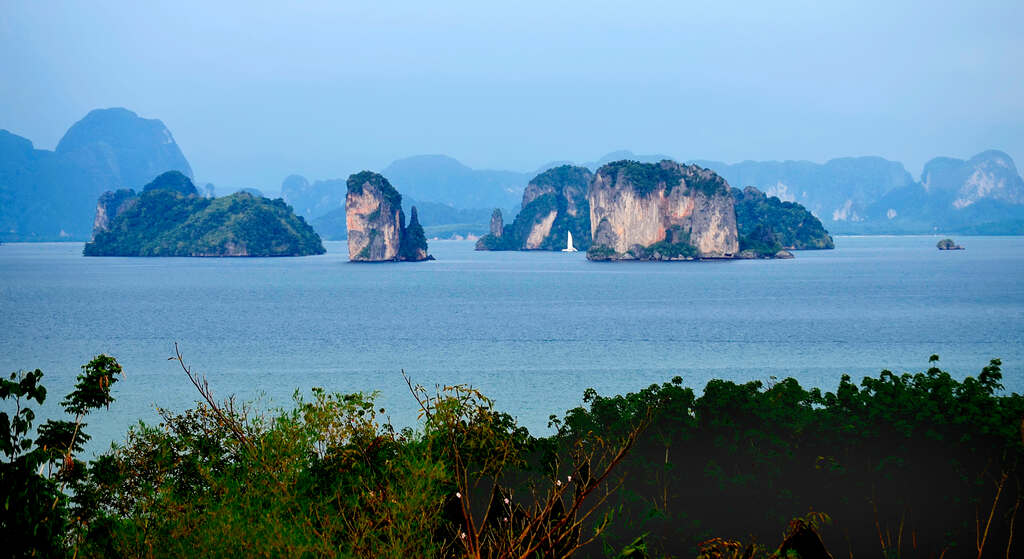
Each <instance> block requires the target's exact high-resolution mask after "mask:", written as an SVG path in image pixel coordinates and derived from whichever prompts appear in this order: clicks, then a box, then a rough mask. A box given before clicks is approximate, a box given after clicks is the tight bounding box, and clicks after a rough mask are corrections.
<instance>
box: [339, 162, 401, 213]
mask: <svg viewBox="0 0 1024 559" xmlns="http://www.w3.org/2000/svg"><path fill="white" fill-rule="evenodd" d="M365 184H370V185H372V186H374V187H375V188H376V189H377V190H379V191H380V193H381V196H382V197H383V198H384V199H385V200H387V201H388V202H389V203H390V204H391V207H393V208H401V207H402V195H401V194H399V193H398V191H397V190H395V187H393V186H391V183H390V182H388V179H386V178H384V175H381V174H380V173H374V172H373V171H360V172H358V173H355V174H353V175H351V176H349V177H348V180H347V181H345V186H346V187H347V188H348V192H350V193H353V194H358V195H360V196H361V195H362V194H363V185H365Z"/></svg>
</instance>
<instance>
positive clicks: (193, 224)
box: [83, 171, 324, 256]
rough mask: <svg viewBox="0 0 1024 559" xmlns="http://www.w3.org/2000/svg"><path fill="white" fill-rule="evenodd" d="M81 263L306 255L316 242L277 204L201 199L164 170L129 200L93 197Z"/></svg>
mask: <svg viewBox="0 0 1024 559" xmlns="http://www.w3.org/2000/svg"><path fill="white" fill-rule="evenodd" d="M93 223H94V230H93V239H92V241H91V242H89V243H86V245H85V249H84V251H83V254H85V255H86V256H305V255H310V254H323V253H324V247H323V244H322V243H321V242H320V237H319V236H317V234H316V233H315V232H314V231H313V229H312V228H311V227H310V226H309V225H308V224H307V223H306V222H305V220H304V219H302V218H301V217H298V216H296V215H295V213H294V212H292V209H291V207H290V206H288V205H287V204H285V203H284V201H283V200H281V199H277V200H269V199H267V198H262V197H256V196H253V195H251V194H249V193H245V192H239V193H236V194H233V195H231V196H225V197H222V198H212V199H211V198H205V197H202V196H200V195H199V192H198V190H196V187H195V185H193V184H192V181H191V180H190V179H189V178H188V177H186V176H185V175H183V174H181V173H179V172H177V171H169V172H167V173H164V174H162V175H160V176H158V177H157V178H156V179H154V180H153V182H151V183H149V184H148V185H146V187H145V188H144V189H143V191H142V192H141V193H139V194H136V193H135V192H134V191H133V190H130V189H122V190H118V191H116V192H107V193H105V194H103V195H102V196H100V199H99V201H98V203H97V205H96V217H95V219H94V221H93Z"/></svg>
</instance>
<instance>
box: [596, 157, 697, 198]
mask: <svg viewBox="0 0 1024 559" xmlns="http://www.w3.org/2000/svg"><path fill="white" fill-rule="evenodd" d="M597 172H598V174H601V175H605V176H607V177H608V178H609V179H611V181H612V182H614V181H615V180H616V179H617V178H618V177H619V176H620V175H621V176H622V178H623V179H624V180H625V181H627V182H628V183H629V184H631V185H632V186H633V189H634V190H636V192H637V193H638V194H640V195H641V196H646V195H648V194H650V193H652V192H654V191H655V190H657V189H659V188H660V189H664V190H665V193H666V194H668V193H669V192H672V188H674V187H675V186H678V185H679V183H680V181H682V180H683V173H682V172H680V170H679V169H678V168H677V167H675V166H672V167H667V168H666V167H663V166H662V165H661V164H660V163H640V162H639V161H631V160H628V159H624V160H622V161H613V162H611V163H606V164H605V165H604V166H602V167H601V168H600V169H598V170H597Z"/></svg>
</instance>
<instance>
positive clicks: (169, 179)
mask: <svg viewBox="0 0 1024 559" xmlns="http://www.w3.org/2000/svg"><path fill="white" fill-rule="evenodd" d="M150 190H170V191H171V192H177V193H178V194H181V195H182V196H198V195H199V190H197V189H196V185H194V184H192V179H190V178H188V177H187V176H185V175H184V174H182V173H180V172H178V171H167V172H166V173H163V174H161V175H160V176H158V177H157V178H155V179H153V181H152V182H150V183H149V184H147V185H146V186H144V187H143V188H142V191H143V192H148V191H150Z"/></svg>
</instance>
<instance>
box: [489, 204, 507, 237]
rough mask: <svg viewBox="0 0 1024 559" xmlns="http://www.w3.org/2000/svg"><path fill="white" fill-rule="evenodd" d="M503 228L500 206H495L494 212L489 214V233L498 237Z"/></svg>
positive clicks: (503, 222) (503, 221)
mask: <svg viewBox="0 0 1024 559" xmlns="http://www.w3.org/2000/svg"><path fill="white" fill-rule="evenodd" d="M504 229H505V220H504V219H503V218H502V216H501V208H495V209H494V213H492V214H491V227H490V231H491V235H494V236H495V237H500V236H501V234H502V233H503V230H504Z"/></svg>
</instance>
